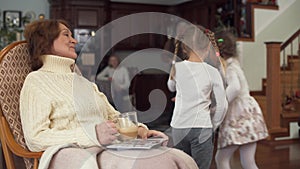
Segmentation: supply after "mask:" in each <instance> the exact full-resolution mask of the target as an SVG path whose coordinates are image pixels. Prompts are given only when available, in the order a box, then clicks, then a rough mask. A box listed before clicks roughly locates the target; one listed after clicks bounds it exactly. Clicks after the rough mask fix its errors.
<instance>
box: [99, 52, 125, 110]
mask: <svg viewBox="0 0 300 169" xmlns="http://www.w3.org/2000/svg"><path fill="white" fill-rule="evenodd" d="M97 80H98V81H109V82H111V83H109V85H111V89H112V90H111V91H105V92H106V93H110V92H111V95H112V100H111V102H113V104H114V106H115V107H116V108H117V109H118V110H119V111H120V112H125V111H129V107H130V103H129V100H128V99H127V98H126V96H128V95H129V93H128V91H129V86H130V79H129V73H128V70H127V69H126V68H125V67H123V66H120V60H119V58H118V57H117V56H116V55H111V56H110V57H109V60H108V66H107V67H105V68H104V69H103V70H102V71H101V72H100V73H99V74H98V75H97ZM100 85H101V84H100ZM109 89H110V88H109Z"/></svg>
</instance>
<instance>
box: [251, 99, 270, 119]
mask: <svg viewBox="0 0 300 169" xmlns="http://www.w3.org/2000/svg"><path fill="white" fill-rule="evenodd" d="M252 96H253V97H254V99H255V100H256V101H257V103H258V105H259V107H260V108H261V111H262V113H263V115H264V117H267V116H266V112H267V97H266V96H264V95H252Z"/></svg>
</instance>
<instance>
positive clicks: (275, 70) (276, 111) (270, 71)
mask: <svg viewBox="0 0 300 169" xmlns="http://www.w3.org/2000/svg"><path fill="white" fill-rule="evenodd" d="M265 44H266V47H267V87H266V95H267V112H266V115H267V117H266V122H267V125H268V129H269V132H270V133H272V131H273V132H275V131H276V130H278V129H280V128H281V127H280V119H281V111H282V106H281V94H282V93H281V92H282V91H281V77H280V46H281V42H265Z"/></svg>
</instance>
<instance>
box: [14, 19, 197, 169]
mask: <svg viewBox="0 0 300 169" xmlns="http://www.w3.org/2000/svg"><path fill="white" fill-rule="evenodd" d="M24 36H25V38H26V41H27V42H28V47H29V52H30V54H31V64H32V69H33V72H32V73H30V74H29V75H28V76H27V77H26V80H25V82H24V86H23V88H22V91H21V96H20V112H21V121H22V126H23V131H24V136H25V140H26V143H27V146H28V148H29V149H30V150H31V151H45V152H44V154H43V156H42V158H41V161H40V165H39V168H55V169H58V168H98V167H99V168H103V169H106V168H125V169H126V168H153V166H151V165H149V164H154V161H155V162H159V163H158V164H156V165H157V167H158V168H195V164H194V161H192V160H191V158H190V157H189V156H187V155H186V154H184V153H182V152H180V151H176V150H174V149H168V148H161V149H153V150H150V151H125V152H122V153H125V156H124V154H122V155H123V156H120V155H119V154H118V153H117V152H114V151H106V150H105V145H108V144H111V143H112V142H114V141H115V140H116V139H117V137H116V134H117V133H118V131H117V129H116V124H115V123H114V122H113V120H114V118H115V117H116V116H118V115H119V112H118V111H116V110H115V109H114V108H113V107H112V106H111V105H110V104H109V103H108V101H107V99H106V97H105V95H104V94H103V93H101V92H99V91H98V89H97V87H96V85H95V84H93V83H91V82H89V81H88V80H87V79H85V78H83V77H82V76H80V75H78V74H76V73H74V72H73V68H74V63H75V59H76V57H77V55H76V52H75V45H76V43H77V41H76V40H75V39H74V38H73V37H72V33H71V31H70V29H69V26H68V24H67V23H66V22H64V21H62V20H39V21H35V22H32V23H31V24H29V25H27V26H26V28H25V32H24ZM138 135H139V136H140V137H142V138H147V137H150V136H160V137H166V135H164V134H163V133H161V132H159V131H154V130H148V129H147V127H146V126H145V125H143V124H140V125H139V128H138ZM165 150H168V151H165ZM153 153H154V154H153ZM140 156H143V158H139V157H140ZM145 156H147V158H145Z"/></svg>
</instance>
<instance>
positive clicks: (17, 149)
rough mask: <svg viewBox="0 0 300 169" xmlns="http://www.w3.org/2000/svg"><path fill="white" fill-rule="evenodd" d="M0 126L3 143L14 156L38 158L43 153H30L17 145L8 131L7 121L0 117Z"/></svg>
mask: <svg viewBox="0 0 300 169" xmlns="http://www.w3.org/2000/svg"><path fill="white" fill-rule="evenodd" d="M0 126H1V132H2V133H3V135H4V139H5V142H6V144H7V146H8V147H9V149H10V150H11V151H12V152H13V153H14V154H16V155H17V156H20V157H25V158H40V157H41V156H42V154H43V152H30V151H28V150H26V149H24V148H23V147H22V146H21V145H19V144H18V143H17V142H16V141H15V139H14V136H13V135H12V133H11V131H10V127H9V126H8V124H7V121H6V119H5V117H3V116H2V117H1V119H0Z"/></svg>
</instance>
